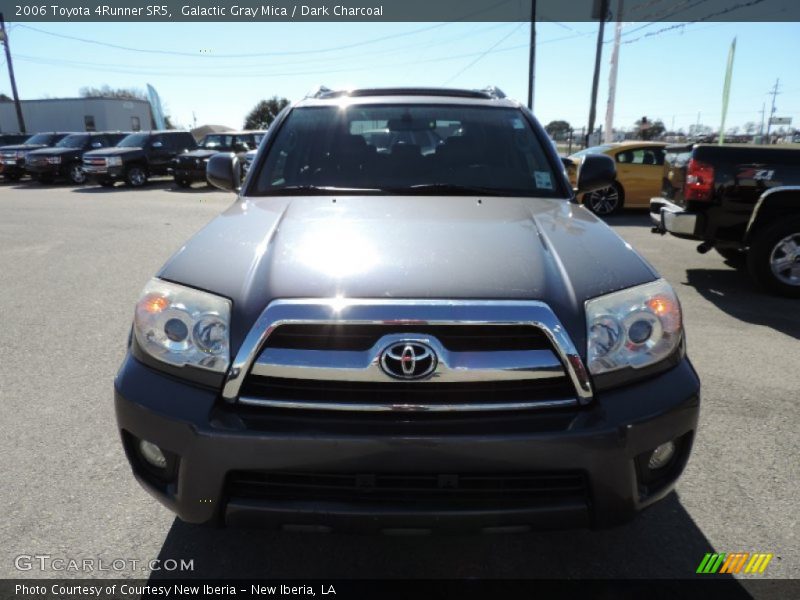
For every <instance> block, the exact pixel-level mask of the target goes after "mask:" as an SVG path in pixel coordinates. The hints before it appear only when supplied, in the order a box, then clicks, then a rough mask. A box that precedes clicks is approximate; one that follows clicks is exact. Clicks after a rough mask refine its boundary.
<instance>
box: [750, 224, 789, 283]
mask: <svg viewBox="0 0 800 600" xmlns="http://www.w3.org/2000/svg"><path fill="white" fill-rule="evenodd" d="M747 268H748V270H749V271H750V275H751V276H752V277H753V278H754V279H755V280H756V281H757V282H758V283H760V284H761V285H762V286H764V287H765V288H766V289H767V290H769V291H771V292H773V293H775V294H780V295H781V296H788V297H790V298H800V217H794V218H790V219H788V220H784V221H779V222H776V223H774V224H773V225H770V226H768V227H767V228H766V229H763V230H761V231H759V232H758V233H757V234H756V236H755V238H754V240H753V243H752V245H751V246H750V251H749V252H748V253H747Z"/></svg>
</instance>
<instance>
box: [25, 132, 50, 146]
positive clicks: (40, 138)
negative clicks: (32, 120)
mask: <svg viewBox="0 0 800 600" xmlns="http://www.w3.org/2000/svg"><path fill="white" fill-rule="evenodd" d="M52 140H53V134H52V133H37V134H36V135H32V136H31V137H29V138H28V139H27V140H25V143H26V144H44V145H46V146H49V145H50V143H51V142H52Z"/></svg>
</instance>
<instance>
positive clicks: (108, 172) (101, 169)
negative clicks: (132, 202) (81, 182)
mask: <svg viewBox="0 0 800 600" xmlns="http://www.w3.org/2000/svg"><path fill="white" fill-rule="evenodd" d="M83 171H84V173H86V176H87V177H89V178H90V179H94V180H100V179H122V178H123V177H124V176H125V167H123V166H122V165H119V166H116V165H115V166H94V165H87V164H86V163H84V165H83Z"/></svg>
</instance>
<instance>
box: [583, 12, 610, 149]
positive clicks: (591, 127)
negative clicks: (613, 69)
mask: <svg viewBox="0 0 800 600" xmlns="http://www.w3.org/2000/svg"><path fill="white" fill-rule="evenodd" d="M598 4H599V7H600V9H599V11H598V12H597V13H595V14H597V15H598V17H599V19H600V28H599V29H598V30H597V48H596V49H595V54H594V77H593V78H592V102H591V104H590V105H589V127H588V130H587V132H586V140H585V143H586V146H589V137H590V136H591V135H592V133H593V132H594V119H595V117H596V116H597V84H598V80H599V79H600V58H601V57H602V54H603V33H604V32H605V27H606V17H607V16H608V0H598V1H597V2H596V3H595V7H596V6H597V5H598ZM592 16H594V14H593V15H592Z"/></svg>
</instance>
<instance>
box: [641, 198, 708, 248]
mask: <svg viewBox="0 0 800 600" xmlns="http://www.w3.org/2000/svg"><path fill="white" fill-rule="evenodd" d="M701 217H702V215H699V214H697V213H693V212H689V211H687V210H684V209H683V208H682V207H680V206H678V205H677V204H674V203H672V202H670V201H669V200H665V199H664V198H650V220H651V221H652V222H653V230H654V231H656V232H657V233H667V232H669V233H671V234H673V235H676V236H678V237H688V238H698V231H699V228H698V226H699V225H700V223H701Z"/></svg>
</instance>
